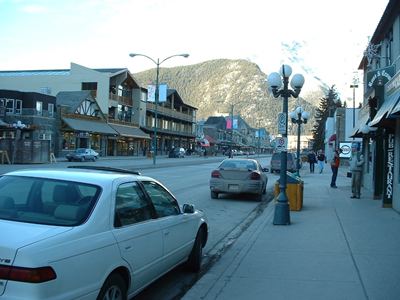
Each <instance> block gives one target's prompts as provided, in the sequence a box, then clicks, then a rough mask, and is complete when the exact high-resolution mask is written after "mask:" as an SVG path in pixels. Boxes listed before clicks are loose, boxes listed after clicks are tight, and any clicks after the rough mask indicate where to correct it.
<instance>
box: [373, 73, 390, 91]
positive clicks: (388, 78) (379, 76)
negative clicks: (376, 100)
mask: <svg viewBox="0 0 400 300" xmlns="http://www.w3.org/2000/svg"><path fill="white" fill-rule="evenodd" d="M382 77H386V78H387V80H389V81H390V80H391V79H392V76H390V75H389V73H387V72H386V71H385V70H382V71H377V72H376V74H375V75H374V76H373V77H372V78H371V80H370V81H369V82H368V87H372V85H373V84H374V82H375V80H376V79H377V78H378V79H379V84H378V85H383V83H381V81H382Z"/></svg>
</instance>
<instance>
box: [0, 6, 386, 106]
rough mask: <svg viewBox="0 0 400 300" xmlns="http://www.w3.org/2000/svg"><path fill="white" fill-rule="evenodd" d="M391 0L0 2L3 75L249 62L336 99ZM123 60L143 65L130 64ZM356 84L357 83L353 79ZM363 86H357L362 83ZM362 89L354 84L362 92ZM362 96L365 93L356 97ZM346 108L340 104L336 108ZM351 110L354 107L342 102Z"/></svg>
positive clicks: (345, 90) (345, 93)
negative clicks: (289, 72) (295, 77)
mask: <svg viewBox="0 0 400 300" xmlns="http://www.w3.org/2000/svg"><path fill="white" fill-rule="evenodd" d="M387 4H388V0H376V1H374V2H373V3H370V2H368V1H365V0H336V1H326V0H302V1H299V0H280V1H270V0H246V1H232V0H202V1H194V0H141V1H138V0H68V1H61V0H0V25H1V26H0V45H1V47H0V70H2V71H10V70H46V69H69V68H70V64H71V62H72V63H76V64H80V65H83V66H85V67H88V68H128V69H129V70H130V72H132V73H137V72H141V71H144V70H148V69H152V68H155V67H156V63H155V61H157V60H158V59H159V61H163V60H164V59H165V58H168V57H170V56H172V55H175V54H184V53H187V54H189V57H188V58H184V57H179V56H178V57H172V58H169V59H167V60H166V61H164V62H162V63H161V64H160V67H176V66H182V65H194V64H197V63H201V62H204V61H208V60H213V59H222V58H227V59H246V60H249V61H252V62H254V63H256V64H257V65H258V66H259V67H260V68H261V70H262V71H263V72H264V73H266V74H269V73H271V72H277V71H279V68H280V66H281V65H282V64H283V63H284V64H289V65H291V67H292V68H293V74H295V73H301V74H303V75H304V76H305V77H306V82H305V85H304V89H307V88H308V89H312V87H313V86H314V85H315V80H314V79H310V78H315V77H317V78H319V80H320V81H321V82H322V83H324V84H325V85H326V86H328V87H331V86H332V85H335V86H336V89H337V91H338V93H339V94H340V95H341V98H342V100H343V99H347V98H349V97H350V98H351V97H352V94H353V91H352V90H351V89H350V84H352V82H353V77H354V76H355V75H356V73H354V72H355V71H357V69H358V66H359V64H360V62H361V59H362V55H363V52H364V50H365V49H366V47H367V45H368V38H369V37H370V36H372V35H373V33H374V31H375V29H376V26H377V25H378V23H379V21H380V19H381V17H382V14H383V12H384V11H385V8H386V6H387ZM129 53H138V54H143V55H146V56H148V57H150V58H151V59H153V61H154V62H152V61H151V60H149V59H148V58H146V57H140V56H136V57H134V58H131V57H129ZM359 77H360V79H362V76H359ZM360 84H362V82H360ZM360 87H361V85H360ZM357 94H358V95H359V96H356V97H360V98H358V99H360V101H361V97H362V89H358V90H357ZM342 102H343V101H342ZM349 107H352V103H350V101H349Z"/></svg>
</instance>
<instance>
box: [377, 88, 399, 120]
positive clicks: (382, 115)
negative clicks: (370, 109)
mask: <svg viewBox="0 0 400 300" xmlns="http://www.w3.org/2000/svg"><path fill="white" fill-rule="evenodd" d="M399 98H400V90H398V91H396V92H394V93H393V94H392V95H390V96H389V97H388V98H387V99H386V100H385V101H384V102H383V104H382V106H381V107H380V108H379V110H378V112H377V113H376V116H375V118H374V119H373V120H372V121H371V124H370V125H371V126H377V127H379V126H382V125H384V124H382V123H383V121H384V120H385V119H386V118H387V117H388V116H389V114H390V113H391V112H392V110H393V108H397V107H398V105H397V102H399ZM399 109H400V107H399Z"/></svg>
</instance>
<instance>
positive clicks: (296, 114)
mask: <svg viewBox="0 0 400 300" xmlns="http://www.w3.org/2000/svg"><path fill="white" fill-rule="evenodd" d="M289 117H290V118H291V119H292V123H295V124H297V125H298V128H297V162H296V169H297V171H296V172H297V176H299V177H300V125H301V124H307V121H308V119H309V118H310V115H309V113H308V112H306V111H304V109H303V108H302V107H301V106H299V107H297V108H296V111H294V110H292V111H291V112H290V114H289ZM301 118H303V119H301Z"/></svg>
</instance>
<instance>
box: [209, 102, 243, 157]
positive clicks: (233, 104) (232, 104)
mask: <svg viewBox="0 0 400 300" xmlns="http://www.w3.org/2000/svg"><path fill="white" fill-rule="evenodd" d="M217 103H226V102H225V101H219V100H218V101H217ZM239 103H247V104H248V103H250V102H249V101H239V102H236V103H226V104H229V105H230V106H231V150H230V154H231V156H233V153H232V144H233V108H234V107H235V105H237V104H239Z"/></svg>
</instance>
